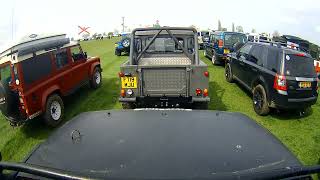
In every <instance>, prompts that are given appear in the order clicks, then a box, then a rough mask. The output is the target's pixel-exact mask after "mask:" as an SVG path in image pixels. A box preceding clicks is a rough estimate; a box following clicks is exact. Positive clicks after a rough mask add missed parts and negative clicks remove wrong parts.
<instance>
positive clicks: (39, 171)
mask: <svg viewBox="0 0 320 180" xmlns="http://www.w3.org/2000/svg"><path fill="white" fill-rule="evenodd" d="M3 170H12V171H16V172H24V173H27V174H32V175H35V176H39V177H45V178H49V179H66V180H71V179H72V180H78V179H79V180H80V179H81V180H82V179H96V178H91V177H86V176H81V175H77V174H75V173H71V172H69V171H64V170H58V169H54V168H47V167H42V166H38V165H31V164H26V163H10V162H0V178H1V179H4V180H11V179H15V177H9V176H8V177H7V178H6V177H5V176H4V175H3V174H2V171H3ZM316 173H320V165H315V166H306V167H300V166H299V167H286V168H280V169H271V170H266V171H254V170H244V171H238V172H229V173H216V174H215V175H213V176H212V179H263V180H264V179H266V180H267V179H284V178H291V177H300V176H306V175H311V174H316ZM129 179H130V178H129ZM201 179H203V178H201ZM205 179H210V178H205Z"/></svg>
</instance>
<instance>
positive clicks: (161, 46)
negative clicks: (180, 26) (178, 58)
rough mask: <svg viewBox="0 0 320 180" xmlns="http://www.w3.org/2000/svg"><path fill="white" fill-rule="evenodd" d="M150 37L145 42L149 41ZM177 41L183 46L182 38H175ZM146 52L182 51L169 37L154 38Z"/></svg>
mask: <svg viewBox="0 0 320 180" xmlns="http://www.w3.org/2000/svg"><path fill="white" fill-rule="evenodd" d="M151 39H152V38H148V39H147V42H146V44H148V43H149V42H150V41H151ZM177 39H178V41H179V42H180V43H181V44H182V46H183V39H181V38H177ZM147 52H158V53H159V52H174V53H182V49H181V48H180V47H179V45H178V44H177V43H175V41H174V40H173V39H172V38H171V37H170V38H165V37H164V38H156V39H155V40H154V42H153V43H152V44H151V45H150V46H149V48H148V49H147Z"/></svg>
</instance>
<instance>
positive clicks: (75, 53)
mask: <svg viewBox="0 0 320 180" xmlns="http://www.w3.org/2000/svg"><path fill="white" fill-rule="evenodd" d="M70 51H71V55H72V59H73V61H78V60H84V59H86V58H85V57H84V54H83V52H82V49H81V48H80V46H74V47H71V48H70Z"/></svg>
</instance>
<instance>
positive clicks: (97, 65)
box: [89, 62, 102, 77]
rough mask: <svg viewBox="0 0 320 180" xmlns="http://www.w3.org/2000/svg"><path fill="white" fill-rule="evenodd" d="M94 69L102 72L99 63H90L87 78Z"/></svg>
mask: <svg viewBox="0 0 320 180" xmlns="http://www.w3.org/2000/svg"><path fill="white" fill-rule="evenodd" d="M96 67H99V69H100V71H102V68H101V64H100V62H95V63H92V64H91V67H90V71H89V77H91V76H92V74H93V71H94V69H95V68H96Z"/></svg>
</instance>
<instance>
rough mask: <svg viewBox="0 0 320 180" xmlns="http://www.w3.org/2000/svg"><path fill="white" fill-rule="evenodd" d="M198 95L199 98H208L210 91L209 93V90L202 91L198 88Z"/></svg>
mask: <svg viewBox="0 0 320 180" xmlns="http://www.w3.org/2000/svg"><path fill="white" fill-rule="evenodd" d="M196 94H197V96H201V95H203V96H204V97H207V96H208V95H209V91H208V89H206V88H205V89H203V91H202V89H200V88H197V89H196Z"/></svg>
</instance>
